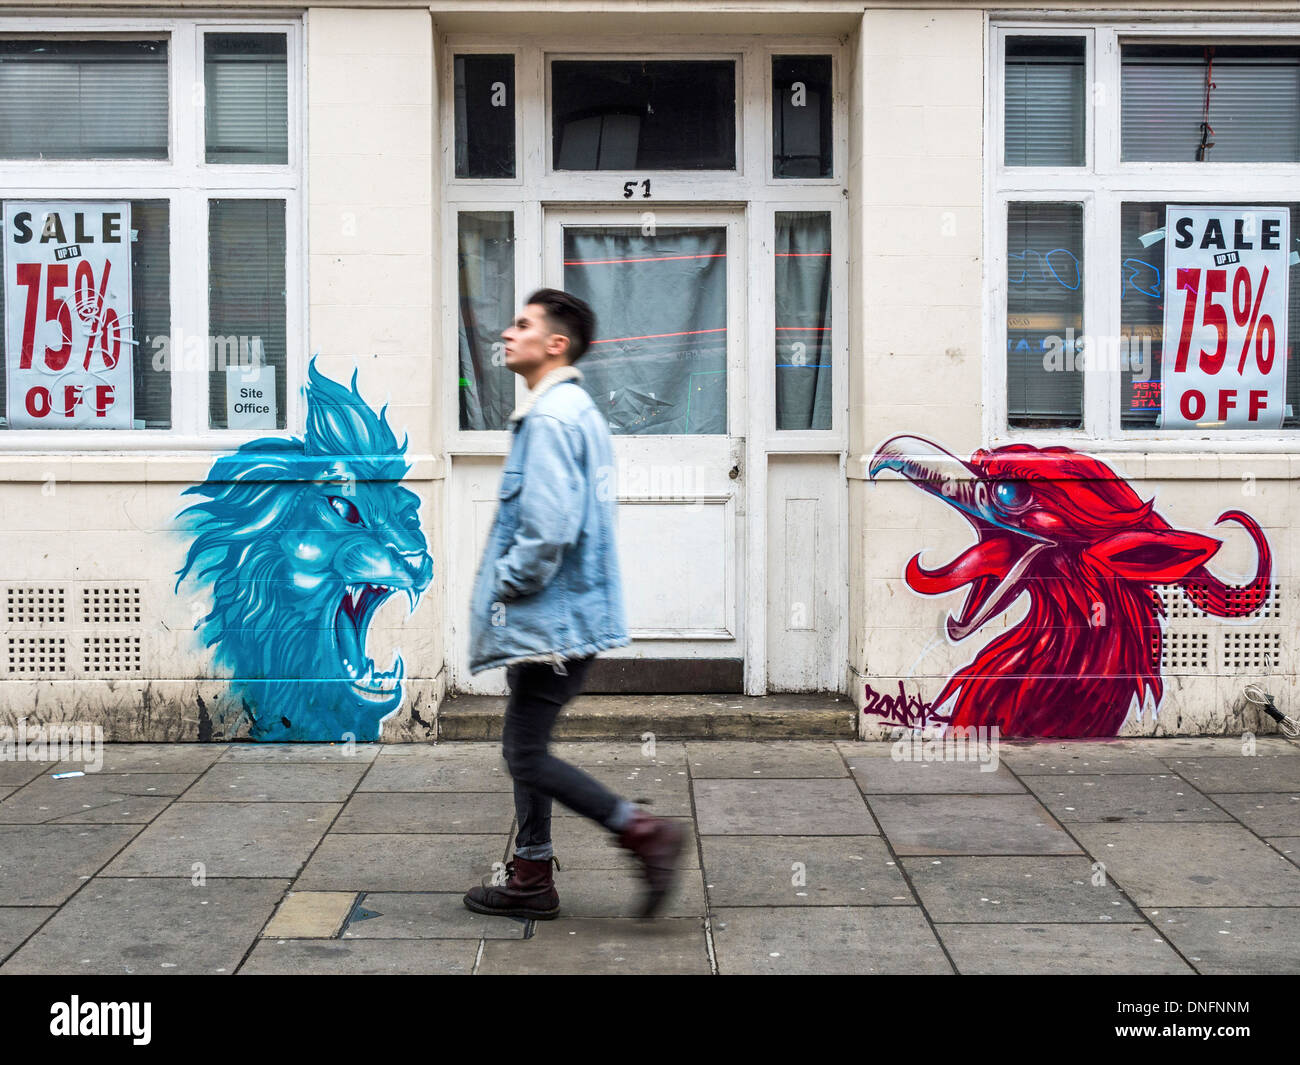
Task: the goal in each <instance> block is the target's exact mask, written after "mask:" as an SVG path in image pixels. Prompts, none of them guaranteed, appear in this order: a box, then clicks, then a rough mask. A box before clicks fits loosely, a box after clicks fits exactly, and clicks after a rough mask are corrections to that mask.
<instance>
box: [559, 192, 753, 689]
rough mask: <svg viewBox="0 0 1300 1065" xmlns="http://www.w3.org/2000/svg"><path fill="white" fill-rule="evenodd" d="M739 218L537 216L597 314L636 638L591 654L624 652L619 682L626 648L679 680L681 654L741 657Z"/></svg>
mask: <svg viewBox="0 0 1300 1065" xmlns="http://www.w3.org/2000/svg"><path fill="white" fill-rule="evenodd" d="M647 219H650V220H649V222H647ZM741 228H742V226H741V216H740V215H739V213H737V212H734V211H726V210H719V211H700V210H693V211H681V212H674V211H667V210H657V211H655V212H654V215H653V217H652V218H650V216H648V215H645V214H642V213H640V212H635V211H627V210H610V211H588V212H582V213H578V212H572V211H556V212H549V213H548V214H547V219H546V239H547V275H546V280H547V283H548V284H551V285H554V286H555V287H557V288H564V289H566V290H568V291H570V292H573V293H574V294H575V295H578V296H580V297H582V298H583V299H585V300H587V302H589V303H590V304H591V306H592V308H593V310H594V311H595V312H596V317H597V338H596V341H595V343H593V344H592V346H591V348H590V350H589V351H588V353H587V354H586V355H584V356H583V358H582V359H581V360H580V361H579V363H578V368H579V369H580V370H581V371H582V373H583V380H582V382H581V383H582V385H583V387H585V388H586V389H587V392H588V394H589V395H591V397H592V399H593V401H594V402H595V403H596V406H597V409H599V410H600V411H601V413H602V414H603V415H604V416H605V418H606V420H607V421H608V422H609V425H610V431H611V433H612V434H613V437H614V454H615V459H616V461H617V463H618V470H617V487H618V493H619V500H620V502H619V562H620V566H621V570H622V574H623V588H624V601H625V604H626V607H627V613H628V628H629V632H630V633H631V636H632V639H633V644H632V646H630V647H624V648H616V649H614V650H611V651H607V652H605V653H604V655H602V657H608V658H617V659H619V660H620V666H621V680H620V684H622V685H623V687H624V690H626V688H627V685H628V683H629V682H628V678H627V676H626V673H627V670H628V669H630V668H633V662H632V661H627V662H624V660H638V661H642V662H645V663H646V669H647V670H653V669H654V668H655V665H654V664H655V662H660V663H666V660H669V659H672V660H677V661H676V662H675V664H674V666H673V669H674V671H675V673H677V674H678V675H680V676H681V683H683V684H685V685H687V687H688V688H689V687H690V685H691V683H692V682H691V679H690V673H691V671H690V668H689V662H690V661H696V662H697V663H699V668H700V669H701V670H707V669H708V668H709V664H708V663H709V661H716V660H722V659H726V660H728V661H729V662H730V663H731V664H732V665H734V663H735V662H736V661H737V660H741V659H743V656H744V645H743V621H742V619H743V615H744V611H743V600H742V597H741V595H740V586H739V582H738V575H739V559H740V558H741V557H742V552H743V545H742V536H743V533H742V528H741V526H742V523H741V522H739V521H737V505H738V502H739V498H740V493H741V491H742V490H743V486H744V477H743V454H744V436H743V429H742V428H741V426H742V425H743V424H744V422H743V417H742V411H743V409H744V401H745V397H744V389H743V387H737V386H738V385H740V384H743V380H744V374H743V373H741V372H740V367H741V364H742V362H741V360H742V357H743V352H744V338H743V335H742V334H743V318H742V316H741V314H740V309H741V308H743V307H744V306H745V292H744V287H743V282H744V276H745V271H744V268H743V262H744V259H743V247H744V245H743V241H742V233H741ZM682 662H686V663H687V666H686V667H685V668H684V671H683V666H682ZM716 672H717V671H716V670H715V671H714V674H713V675H715V676H716ZM702 676H703V674H701V677H702ZM646 690H655V689H654V688H653V687H651V686H650V684H649V683H648V681H647V687H646Z"/></svg>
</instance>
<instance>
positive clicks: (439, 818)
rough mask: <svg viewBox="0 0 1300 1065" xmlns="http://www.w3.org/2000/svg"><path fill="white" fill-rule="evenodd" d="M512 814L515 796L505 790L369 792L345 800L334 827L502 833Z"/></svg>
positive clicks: (388, 830)
mask: <svg viewBox="0 0 1300 1065" xmlns="http://www.w3.org/2000/svg"><path fill="white" fill-rule="evenodd" d="M514 816H515V801H514V796H513V795H511V794H510V793H509V792H505V791H491V792H489V791H481V792H467V793H465V792H429V791H423V792H402V791H366V792H357V793H356V794H355V795H353V796H352V798H350V799H349V800H348V801H347V804H346V805H345V806H344V807H343V812H342V813H341V814H339V819H338V820H337V821H336V822H334V827H333V828H331V829H330V831H331V832H332V833H333V832H424V833H429V832H452V833H466V832H489V833H493V834H496V835H504V834H505V833H507V832H509V831H510V825H511V823H512V822H513V820H514Z"/></svg>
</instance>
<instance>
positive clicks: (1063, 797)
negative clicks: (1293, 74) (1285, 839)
mask: <svg viewBox="0 0 1300 1065" xmlns="http://www.w3.org/2000/svg"><path fill="white" fill-rule="evenodd" d="M1020 779H1021V780H1022V781H1023V782H1024V784H1025V786H1026V787H1027V788H1028V789H1029V790H1030V791H1032V792H1033V793H1034V795H1035V797H1036V798H1037V799H1038V801H1039V802H1041V803H1042V804H1043V805H1044V806H1046V807H1047V808H1048V810H1050V811H1051V812H1052V816H1053V817H1055V818H1056V819H1057V820H1058V821H1060V822H1062V823H1067V822H1071V821H1106V822H1145V821H1151V822H1156V821H1231V820H1232V818H1231V817H1229V816H1228V814H1226V813H1224V812H1223V810H1222V809H1221V808H1220V807H1219V806H1218V804H1216V803H1215V802H1214V801H1213V800H1212V799H1210V798H1208V797H1207V796H1205V795H1202V794H1201V793H1200V792H1199V791H1197V790H1196V789H1195V788H1194V787H1192V786H1191V785H1190V784H1188V783H1187V781H1185V780H1184V779H1183V778H1182V777H1180V776H1176V775H1175V774H1173V773H1160V774H1157V775H1144V774H1140V773H1124V774H1112V775H1109V776H1084V775H1082V774H1078V775H1074V776H1064V775H1056V776H1029V775H1025V776H1022V777H1021V778H1020Z"/></svg>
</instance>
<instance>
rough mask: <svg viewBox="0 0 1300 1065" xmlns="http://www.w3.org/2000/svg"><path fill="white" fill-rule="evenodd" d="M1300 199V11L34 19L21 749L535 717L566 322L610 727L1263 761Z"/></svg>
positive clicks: (18, 73) (7, 703)
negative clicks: (526, 348) (553, 383)
mask: <svg viewBox="0 0 1300 1065" xmlns="http://www.w3.org/2000/svg"><path fill="white" fill-rule="evenodd" d="M1297 190H1300V6H1297V5H1296V4H1287V5H1266V6H1264V7H1261V6H1260V5H1258V4H1254V5H1245V4H1229V3H1219V4H1216V5H1213V6H1212V7H1207V8H1205V9H1200V10H1196V11H1190V10H1187V9H1184V8H1180V7H1177V6H1175V5H1171V4H1150V3H1149V4H1146V5H1143V6H1141V7H1139V8H1134V7H1133V6H1132V5H1120V4H1102V3H1093V4H1090V5H1088V6H1087V7H1086V8H1085V7H1083V6H1075V7H1069V6H1060V7H1055V8H1051V9H1045V8H1042V7H1039V6H1031V5H1018V4H1015V3H1009V4H1005V5H1002V6H1000V7H998V8H997V9H990V8H986V7H981V6H979V5H976V4H968V3H950V4H947V5H936V4H930V5H924V6H922V5H916V6H911V5H904V4H892V5H888V6H885V5H874V4H864V3H861V2H859V3H847V2H839V0H824V2H811V3H809V2H800V3H794V2H788V3H783V2H776V0H773V2H767V0H748V2H744V3H729V2H722V3H717V4H712V5H709V6H708V7H707V8H705V7H704V6H702V5H693V4H689V3H678V2H654V0H651V2H645V3H637V4H635V5H634V4H630V3H622V2H616V0H608V2H605V3H584V2H579V0H560V2H548V3H542V2H538V0H531V2H530V0H482V2H474V0H459V2H456V0H449V2H446V3H442V2H435V3H433V4H432V5H430V4H428V3H425V4H414V3H412V4H400V3H387V4H384V5H382V6H381V5H373V6H372V5H367V6H361V5H357V4H319V5H312V6H310V7H307V8H297V9H293V8H286V7H284V6H282V5H271V4H266V5H262V4H250V3H240V4H236V5H229V4H227V5H216V4H212V5H208V4H192V5H189V6H187V7H186V8H185V9H184V10H183V11H178V10H175V9H171V8H167V7H165V6H162V5H139V6H133V7H119V6H109V5H94V6H93V7H92V6H87V5H83V6H81V7H78V8H73V7H69V6H67V5H56V4H48V5H46V4H36V5H26V6H24V8H22V9H21V12H20V11H18V10H17V9H15V10H14V11H13V13H4V12H2V11H0V192H2V193H3V199H4V217H5V228H6V236H5V244H4V249H3V253H4V268H5V288H4V290H3V299H4V308H5V332H4V342H3V343H4V350H5V358H4V383H5V396H6V407H5V415H6V417H5V426H4V429H3V431H2V432H0V471H2V473H0V508H2V509H3V513H4V515H5V519H6V520H5V522H4V529H3V532H0V536H3V538H4V551H3V558H4V560H5V563H4V570H3V574H2V576H3V581H4V585H3V587H4V592H5V597H6V617H5V620H6V628H5V640H4V645H3V647H2V648H0V651H3V658H0V686H2V688H3V691H4V696H5V697H4V699H3V700H2V701H0V708H2V709H0V722H4V721H5V720H6V719H7V720H8V723H9V724H14V723H17V722H18V721H19V720H20V719H25V720H27V721H67V722H89V723H97V724H102V725H103V726H104V727H105V730H106V733H107V735H108V736H109V738H111V739H124V740H125V739H140V740H144V739H148V740H194V739H203V740H207V739H237V738H253V739H263V740H273V739H299V740H301V739H315V740H341V739H346V738H347V737H349V736H351V737H352V738H354V739H357V740H371V739H377V738H381V737H382V738H387V739H419V738H426V737H429V736H431V735H434V734H435V732H436V721H437V715H438V712H439V707H440V706H441V705H442V703H443V702H444V700H446V699H447V698H448V697H449V696H451V695H453V694H456V693H474V694H500V693H502V692H504V690H505V687H504V676H503V673H504V671H503V670H495V671H491V672H488V673H484V674H480V675H479V676H477V677H473V678H471V677H470V676H469V673H468V669H467V654H468V641H467V625H466V609H467V604H468V598H469V593H470V588H471V586H472V583H473V577H474V572H475V569H476V566H477V564H478V559H479V553H480V551H481V550H482V545H483V543H484V541H485V539H486V536H487V533H488V529H489V527H490V524H491V520H492V515H493V512H494V508H495V505H496V501H497V492H498V483H499V479H500V470H501V465H502V461H503V459H504V456H505V454H506V452H507V450H508V448H509V442H510V431H509V423H508V421H507V418H508V415H509V413H510V411H511V410H512V408H513V407H514V406H515V404H516V403H517V402H518V400H519V399H520V398H521V397H522V395H523V391H522V389H523V384H522V381H519V380H517V379H516V378H515V377H514V375H512V374H511V373H510V371H508V370H507V369H506V368H505V365H504V358H503V350H504V349H503V346H502V344H501V341H500V331H501V329H502V328H504V327H505V326H506V324H507V323H508V322H509V320H510V315H511V313H512V311H513V309H514V308H515V306H516V305H517V304H518V303H519V302H520V301H521V299H522V298H523V297H524V296H526V295H527V293H529V292H531V291H532V290H533V289H536V288H539V287H542V286H554V287H562V288H566V289H569V290H570V291H574V292H577V293H578V294H580V295H582V296H584V298H586V299H588V300H589V301H590V302H591V303H592V305H593V307H594V308H595V309H596V311H597V314H598V317H599V319H600V325H601V328H600V334H599V338H598V341H597V343H596V344H595V345H593V348H592V351H591V352H590V353H589V354H588V355H587V356H586V357H585V358H584V359H583V360H582V361H581V363H580V364H579V367H580V369H582V371H583V374H584V377H583V382H582V383H583V387H585V388H587V390H588V391H589V392H590V393H591V394H592V396H593V398H594V399H595V400H596V402H597V404H598V406H599V407H600V409H601V410H602V412H603V413H604V414H605V416H606V418H607V420H608V421H609V423H610V426H611V430H612V432H613V434H614V443H615V454H616V460H617V469H616V470H614V471H611V476H612V478H613V484H614V485H615V486H616V489H615V490H616V491H617V493H618V499H619V504H620V505H619V512H620V519H619V520H620V534H619V535H620V541H619V550H620V557H621V561H622V568H623V573H624V583H625V598H626V601H627V604H628V613H629V623H630V630H631V635H632V637H633V641H632V644H631V645H630V646H629V647H625V648H620V649H617V650H615V651H610V652H607V653H606V654H605V655H603V656H602V660H601V663H600V671H599V672H595V671H594V672H593V678H594V686H595V687H597V688H599V689H603V690H607V691H625V692H665V691H669V692H671V691H685V692H693V691H695V692H733V693H745V694H748V695H764V694H768V693H777V692H839V693H844V694H846V695H848V696H850V697H851V698H852V700H853V702H854V705H855V707H857V709H858V710H859V711H860V715H859V716H860V722H861V725H860V735H862V736H863V737H873V736H880V735H883V734H885V733H886V731H887V730H889V729H890V728H892V727H895V726H898V725H904V726H911V727H920V726H927V725H929V726H937V725H942V724H944V723H948V724H958V725H961V724H969V725H997V726H999V727H1000V728H1001V730H1002V732H1003V734H1004V735H1009V734H1014V735H1035V736H1113V735H1120V734H1123V735H1130V734H1166V733H1180V734H1186V733H1192V734H1196V733H1227V732H1234V733H1237V732H1241V731H1243V730H1247V731H1272V730H1273V729H1274V727H1275V726H1274V725H1273V722H1272V721H1271V720H1270V719H1269V718H1268V717H1267V716H1266V715H1264V714H1263V713H1262V712H1261V711H1260V710H1258V709H1257V708H1256V707H1255V706H1254V705H1252V704H1251V703H1250V702H1249V701H1248V700H1247V698H1246V695H1245V687H1246V685H1247V684H1251V683H1256V684H1259V685H1261V686H1263V687H1265V688H1267V689H1268V690H1269V691H1271V692H1272V693H1273V695H1274V696H1275V697H1276V698H1277V701H1278V704H1279V705H1281V706H1283V707H1284V708H1285V707H1287V706H1289V705H1291V703H1292V700H1293V698H1294V696H1295V694H1296V691H1295V687H1296V676H1297V671H1296V668H1295V664H1294V657H1293V656H1294V653H1295V650H1296V639H1297V632H1296V621H1295V619H1296V618H1297V616H1300V601H1298V599H1297V597H1298V596H1300V588H1298V587H1297V585H1296V583H1295V582H1293V581H1291V579H1290V566H1291V559H1292V558H1293V557H1295V550H1294V549H1295V547H1296V545H1295V543H1294V538H1295V536H1296V533H1295V531H1294V529H1293V525H1294V522H1293V521H1292V515H1293V514H1295V513H1296V512H1297V510H1296V508H1297V499H1296V496H1295V494H1294V488H1293V486H1294V484H1295V483H1296V482H1295V478H1296V476H1297V474H1300V451H1298V450H1297V440H1300V369H1298V368H1297V367H1296V365H1295V360H1294V359H1293V358H1291V357H1290V356H1291V354H1292V352H1293V350H1294V344H1295V337H1296V335H1297V334H1298V333H1300V292H1297V289H1300V283H1296V282H1297V281H1300V273H1297V270H1296V265H1297V263H1300V254H1298V253H1300V213H1298V211H1300V192H1297ZM1171 276H1172V280H1173V283H1172V284H1170V283H1169V282H1170V279H1171ZM1166 304H1168V306H1167V305H1166ZM1166 339H1167V345H1168V348H1169V351H1168V353H1166V351H1165V348H1166Z"/></svg>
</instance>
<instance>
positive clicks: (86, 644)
mask: <svg viewBox="0 0 1300 1065" xmlns="http://www.w3.org/2000/svg"><path fill="white" fill-rule="evenodd" d="M82 655H83V667H84V668H85V670H86V672H87V673H138V672H140V670H141V669H142V668H143V665H144V663H143V661H142V659H141V654H140V637H139V636H86V637H84V638H83V640H82Z"/></svg>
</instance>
